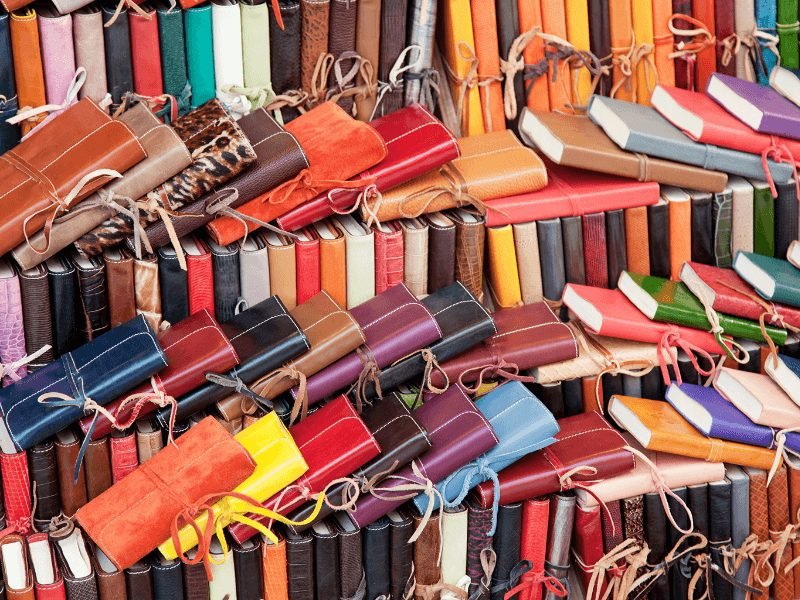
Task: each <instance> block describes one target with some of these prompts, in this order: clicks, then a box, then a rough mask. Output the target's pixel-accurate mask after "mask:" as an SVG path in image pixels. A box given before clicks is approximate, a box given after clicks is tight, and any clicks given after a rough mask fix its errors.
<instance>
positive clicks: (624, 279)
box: [619, 271, 787, 344]
mask: <svg viewBox="0 0 800 600" xmlns="http://www.w3.org/2000/svg"><path fill="white" fill-rule="evenodd" d="M619 289H620V290H621V291H622V293H623V294H625V296H627V297H628V299H629V300H630V301H631V302H633V304H634V305H636V308H638V309H639V310H640V311H642V313H644V314H645V315H646V316H647V317H648V318H649V319H651V320H653V321H661V322H663V323H673V324H675V325H683V326H685V327H692V328H694V329H704V330H706V331H710V330H711V323H709V321H708V317H707V316H706V311H705V309H704V308H703V305H702V303H701V302H700V300H698V299H697V298H696V297H695V296H694V294H692V292H690V291H689V288H687V287H686V284H684V283H683V282H681V281H673V280H671V279H666V278H664V277H655V276H653V275H638V274H636V273H629V272H628V271H623V273H622V275H620V278H619ZM717 315H718V317H719V324H720V326H721V327H722V329H723V330H724V331H723V335H729V336H733V337H738V338H745V339H748V340H754V341H756V342H759V341H761V340H762V339H763V337H762V336H761V328H760V327H759V324H758V323H757V322H755V321H750V320H748V319H742V318H740V317H733V316H731V315H726V314H723V313H719V312H718V313H717ZM767 334H768V335H769V337H770V338H772V340H773V341H774V342H775V343H776V344H784V343H785V342H786V336H787V334H786V330H784V329H779V328H777V327H771V326H768V327H767Z"/></svg>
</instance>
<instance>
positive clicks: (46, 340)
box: [9, 265, 133, 373]
mask: <svg viewBox="0 0 800 600" xmlns="http://www.w3.org/2000/svg"><path fill="white" fill-rule="evenodd" d="M9 283H10V282H9ZM19 288H20V299H21V305H22V317H23V318H22V322H23V326H24V332H25V333H24V335H25V338H24V339H25V352H24V353H23V354H28V355H32V354H33V353H34V352H37V351H40V350H41V349H42V348H43V347H44V346H50V349H49V350H46V351H44V352H42V353H41V354H40V355H39V357H38V358H36V359H35V360H33V361H31V362H29V363H28V365H27V370H28V372H29V373H32V372H33V371H35V370H36V369H38V368H40V367H41V366H43V365H45V364H47V363H49V362H52V361H53V319H52V315H51V314H50V308H51V298H52V297H53V294H52V293H51V290H50V283H49V281H48V274H47V268H46V267H45V266H44V265H37V266H36V267H34V268H32V269H27V270H25V271H21V272H20V273H19ZM13 291H14V290H13V286H12V287H10V288H9V292H10V293H11V296H10V297H11V298H13ZM131 316H133V315H131ZM17 339H19V338H17ZM21 357H22V355H20V356H19V358H21Z"/></svg>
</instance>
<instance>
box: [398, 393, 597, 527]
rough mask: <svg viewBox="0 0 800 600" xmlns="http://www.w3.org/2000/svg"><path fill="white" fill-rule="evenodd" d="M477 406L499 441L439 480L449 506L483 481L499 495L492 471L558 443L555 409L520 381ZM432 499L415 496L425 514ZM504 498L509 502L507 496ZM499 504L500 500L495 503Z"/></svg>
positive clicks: (508, 465)
mask: <svg viewBox="0 0 800 600" xmlns="http://www.w3.org/2000/svg"><path fill="white" fill-rule="evenodd" d="M475 406H476V407H477V408H478V410H479V411H480V412H481V414H482V415H483V416H484V417H485V418H486V420H487V421H489V424H490V425H491V426H492V429H493V430H494V432H495V435H496V436H497V440H498V441H497V445H496V446H494V447H493V448H491V449H490V450H489V451H488V452H486V453H485V454H482V455H481V456H480V457H479V458H477V459H476V460H474V461H472V462H470V463H467V464H466V465H464V466H462V467H460V468H459V469H458V470H456V471H453V472H452V473H451V474H450V475H448V476H447V477H445V478H444V479H443V480H441V481H439V482H438V483H437V484H436V488H437V489H438V490H439V492H440V493H441V494H442V500H443V502H444V505H445V508H446V509H453V508H456V507H457V506H458V505H459V504H461V503H462V502H463V501H464V500H465V499H466V496H467V494H468V493H469V490H471V489H472V488H474V487H477V486H480V485H481V484H484V483H488V484H489V485H494V487H495V489H494V495H495V497H496V498H498V499H499V498H500V493H501V492H500V487H499V485H498V484H495V483H494V479H493V474H495V475H498V476H499V474H500V473H501V472H505V470H506V469H508V468H510V467H511V466H512V465H514V464H515V463H517V462H518V461H520V460H524V458H525V457H526V456H527V455H529V454H531V453H533V452H536V451H537V450H541V449H542V448H546V447H547V446H550V445H551V444H553V443H555V442H556V438H555V437H554V436H555V435H556V434H557V433H558V432H559V426H558V424H557V423H556V420H555V418H554V417H553V415H552V413H550V411H548V410H547V408H546V407H545V405H544V404H542V402H541V400H539V399H538V398H537V397H536V396H534V395H533V393H532V392H531V391H530V390H528V389H527V388H526V387H525V386H524V385H522V384H521V383H520V382H518V381H509V382H508V383H504V384H503V385H501V386H499V387H497V388H495V389H493V390H492V391H491V392H489V393H488V394H486V395H484V396H481V397H480V398H478V400H476V401H475ZM594 433H595V434H596V433H597V432H594ZM430 502H433V503H434V505H437V504H438V499H431V498H429V497H428V496H425V495H421V496H417V497H416V498H415V499H414V504H415V505H416V507H417V509H418V510H419V512H420V513H423V514H424V512H425V509H426V508H427V507H428V504H429V503H430ZM503 502H504V503H506V501H505V499H503ZM499 505H500V502H499V501H498V502H497V503H496V504H495V505H494V506H495V507H496V506H499ZM493 533H494V531H490V534H493Z"/></svg>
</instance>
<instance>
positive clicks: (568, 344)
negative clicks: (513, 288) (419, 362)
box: [431, 302, 578, 386]
mask: <svg viewBox="0 0 800 600" xmlns="http://www.w3.org/2000/svg"><path fill="white" fill-rule="evenodd" d="M494 322H495V326H496V327H497V333H496V334H495V335H493V336H492V337H490V338H488V339H486V340H485V341H483V342H481V343H480V344H479V345H478V346H476V347H475V348H473V349H472V350H468V351H467V352H464V353H463V354H460V355H458V356H456V357H455V358H453V359H452V360H449V361H447V362H446V363H444V364H443V365H441V367H442V370H443V371H444V372H445V373H446V374H447V376H448V378H449V380H450V382H451V383H455V382H456V381H459V380H460V381H461V382H462V383H473V382H475V381H477V380H478V379H479V376H480V371H482V370H487V374H491V373H493V371H492V369H498V368H499V365H500V364H501V363H502V364H505V365H506V366H508V365H509V364H512V365H515V366H516V367H517V368H518V369H519V370H520V371H525V370H526V369H531V368H533V367H536V366H539V365H542V364H548V363H553V362H559V361H562V360H568V359H570V358H575V357H576V356H577V354H578V346H577V342H576V340H575V336H574V334H573V332H572V330H571V329H570V328H569V327H567V326H566V325H565V324H563V323H561V322H560V321H559V320H558V318H557V317H556V316H555V314H554V313H553V311H552V310H551V309H550V307H549V306H548V305H547V304H546V303H544V302H537V303H536V304H529V305H527V306H520V307H518V308H507V309H504V310H500V311H498V312H496V313H494ZM511 368H513V367H511ZM431 382H432V383H433V384H434V385H437V386H441V385H442V384H443V383H444V378H443V377H442V375H441V373H439V372H438V371H435V372H433V373H432V374H431Z"/></svg>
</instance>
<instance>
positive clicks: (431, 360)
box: [391, 348, 450, 410]
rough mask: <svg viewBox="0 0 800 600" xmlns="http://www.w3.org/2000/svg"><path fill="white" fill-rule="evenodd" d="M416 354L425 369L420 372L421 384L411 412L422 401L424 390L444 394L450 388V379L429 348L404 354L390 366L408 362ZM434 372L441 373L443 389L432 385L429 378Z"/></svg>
mask: <svg viewBox="0 0 800 600" xmlns="http://www.w3.org/2000/svg"><path fill="white" fill-rule="evenodd" d="M417 354H419V355H420V357H421V358H422V360H423V362H424V363H425V368H424V369H423V371H422V383H421V384H420V385H419V390H418V391H417V397H416V398H414V403H413V404H412V405H411V410H414V409H415V408H416V407H417V405H418V404H419V401H420V400H422V394H423V392H425V390H428V391H429V392H431V393H432V394H444V393H445V392H446V391H447V388H449V387H450V378H449V377H448V376H447V373H446V372H445V370H444V369H442V367H441V365H440V364H439V361H438V360H436V355H435V354H434V353H433V350H431V349H430V348H421V349H419V350H415V351H414V352H411V353H409V354H406V355H405V356H403V357H402V358H398V359H397V360H396V361H394V362H393V363H392V364H391V366H392V367H393V366H395V365H396V364H398V363H401V362H403V361H404V360H408V359H410V358H412V357H414V356H416V355H417ZM434 371H438V372H439V373H441V375H442V377H444V382H445V383H444V387H438V386H436V385H434V383H433V381H432V378H431V376H432V375H433V372H434Z"/></svg>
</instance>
